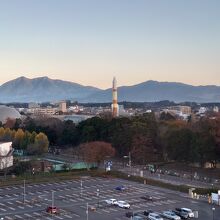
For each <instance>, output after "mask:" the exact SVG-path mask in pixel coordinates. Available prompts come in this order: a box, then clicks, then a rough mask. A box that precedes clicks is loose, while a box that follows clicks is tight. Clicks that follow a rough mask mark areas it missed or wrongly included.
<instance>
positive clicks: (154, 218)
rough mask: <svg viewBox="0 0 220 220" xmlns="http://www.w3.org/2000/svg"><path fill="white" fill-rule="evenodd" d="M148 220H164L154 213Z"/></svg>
mask: <svg viewBox="0 0 220 220" xmlns="http://www.w3.org/2000/svg"><path fill="white" fill-rule="evenodd" d="M148 219H149V220H163V218H162V217H161V216H160V215H159V214H157V213H153V212H152V213H149V215H148Z"/></svg>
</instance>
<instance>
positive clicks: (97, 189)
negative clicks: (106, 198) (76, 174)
mask: <svg viewBox="0 0 220 220" xmlns="http://www.w3.org/2000/svg"><path fill="white" fill-rule="evenodd" d="M99 192H100V190H99V189H97V197H98V208H99Z"/></svg>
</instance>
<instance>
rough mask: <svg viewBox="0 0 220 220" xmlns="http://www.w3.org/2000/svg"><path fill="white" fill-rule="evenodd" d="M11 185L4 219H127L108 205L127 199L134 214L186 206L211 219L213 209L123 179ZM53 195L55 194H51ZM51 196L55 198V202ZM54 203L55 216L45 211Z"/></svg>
mask: <svg viewBox="0 0 220 220" xmlns="http://www.w3.org/2000/svg"><path fill="white" fill-rule="evenodd" d="M118 185H124V186H126V190H125V191H121V192H120V191H117V190H115V187H116V186H118ZM23 192H24V187H23V186H22V185H20V186H10V187H4V188H0V217H3V218H4V220H5V219H6V220H12V219H13V220H14V219H18V220H19V219H38V220H42V219H47V220H51V219H79V220H80V219H82V220H83V219H85V220H86V219H87V215H86V210H87V204H88V207H96V210H95V211H92V210H90V209H89V212H88V219H91V220H120V219H121V220H125V219H128V218H127V217H125V213H126V212H127V211H126V210H124V209H121V208H119V207H115V206H107V205H106V204H105V203H104V200H106V199H111V198H114V199H117V200H125V201H126V202H128V203H129V204H130V205H131V211H133V212H134V213H136V212H143V211H144V210H153V211H157V212H162V211H165V210H171V209H175V208H177V207H187V208H191V209H193V210H196V211H198V212H199V219H201V220H207V219H212V215H213V213H212V206H211V205H209V204H208V203H207V202H206V201H199V200H191V199H189V198H188V196H187V195H186V194H182V193H179V192H173V191H169V190H165V189H161V188H157V187H152V186H148V185H144V184H139V183H134V182H130V181H126V180H121V179H105V178H91V177H85V178H82V179H81V180H80V179H78V180H69V181H62V182H54V183H44V184H30V185H27V184H26V187H25V203H24V193H23ZM52 192H53V193H52ZM52 194H53V198H54V199H52ZM146 194H147V195H151V196H153V201H145V200H143V199H141V198H140V197H141V196H143V195H146ZM52 203H53V204H54V205H55V206H56V207H57V208H58V211H59V213H58V214H56V215H51V214H48V213H47V212H46V211H45V210H46V208H47V207H48V206H51V205H52ZM215 208H216V209H215V218H214V219H215V220H218V219H220V218H219V216H220V208H219V207H215Z"/></svg>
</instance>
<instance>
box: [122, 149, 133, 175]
mask: <svg viewBox="0 0 220 220" xmlns="http://www.w3.org/2000/svg"><path fill="white" fill-rule="evenodd" d="M124 158H128V166H129V167H130V175H131V174H132V172H131V171H132V169H131V152H129V153H128V156H127V155H126V156H124Z"/></svg>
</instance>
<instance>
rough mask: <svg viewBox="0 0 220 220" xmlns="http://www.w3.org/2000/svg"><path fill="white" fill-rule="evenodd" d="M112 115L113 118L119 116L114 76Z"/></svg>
mask: <svg viewBox="0 0 220 220" xmlns="http://www.w3.org/2000/svg"><path fill="white" fill-rule="evenodd" d="M112 116H113V117H114V118H115V117H118V116H119V109H118V94H117V80H116V78H115V77H114V78H113V82H112Z"/></svg>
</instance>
